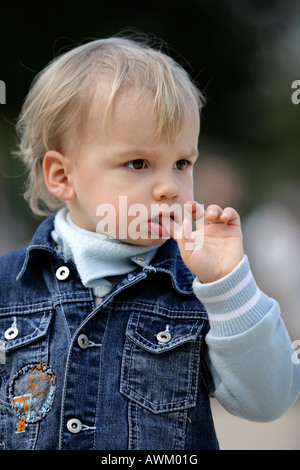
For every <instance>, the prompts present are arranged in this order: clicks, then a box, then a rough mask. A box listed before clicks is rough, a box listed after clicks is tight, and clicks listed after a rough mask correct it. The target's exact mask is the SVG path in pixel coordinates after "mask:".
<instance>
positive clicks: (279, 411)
mask: <svg viewBox="0 0 300 470" xmlns="http://www.w3.org/2000/svg"><path fill="white" fill-rule="evenodd" d="M193 288H194V292H195V294H196V295H197V297H198V298H199V300H200V301H201V302H202V303H203V304H204V305H205V308H206V310H207V313H208V316H209V322H210V331H209V333H208V335H207V337H206V342H207V345H208V356H209V357H208V359H207V362H208V365H209V367H210V370H211V373H212V377H213V381H214V391H213V393H214V396H215V397H216V398H217V399H218V401H219V402H220V403H221V404H222V405H223V406H224V408H226V409H227V410H228V411H229V412H230V413H232V414H234V415H237V416H240V417H243V418H245V419H248V420H252V421H260V422H267V421H272V420H275V419H277V418H279V417H280V416H281V415H283V414H284V413H285V412H286V411H287V410H288V409H289V408H290V407H291V406H292V404H293V403H294V401H295V400H296V399H297V397H298V395H299V393H300V363H299V362H300V361H299V360H298V358H297V355H296V351H295V349H294V348H293V344H292V342H291V340H290V338H289V335H288V332H287V330H286V327H285V325H284V322H283V320H282V318H281V316H280V307H279V305H278V303H277V302H276V301H275V300H273V299H271V298H269V297H268V296H267V295H265V294H264V293H263V292H262V291H261V290H260V289H259V288H258V286H257V284H256V282H255V280H254V277H253V275H252V273H251V270H250V266H249V261H248V258H247V256H246V255H245V256H244V258H243V259H242V261H241V263H240V264H239V265H238V266H237V267H236V269H235V270H234V271H233V272H232V273H230V274H229V275H228V276H226V277H224V278H223V279H220V280H219V281H217V282H214V283H210V284H201V283H200V282H199V280H198V279H195V281H194V284H193Z"/></svg>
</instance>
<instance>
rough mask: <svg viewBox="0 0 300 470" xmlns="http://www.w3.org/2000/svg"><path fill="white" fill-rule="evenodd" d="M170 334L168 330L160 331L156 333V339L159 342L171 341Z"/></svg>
mask: <svg viewBox="0 0 300 470" xmlns="http://www.w3.org/2000/svg"><path fill="white" fill-rule="evenodd" d="M171 338H172V336H171V335H170V333H169V332H168V331H160V332H159V333H157V335H156V339H157V341H158V342H159V343H168V342H169V341H171Z"/></svg>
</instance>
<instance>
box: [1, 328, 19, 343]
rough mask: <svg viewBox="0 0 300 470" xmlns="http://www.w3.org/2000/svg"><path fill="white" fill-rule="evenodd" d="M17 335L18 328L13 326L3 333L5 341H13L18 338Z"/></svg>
mask: <svg viewBox="0 0 300 470" xmlns="http://www.w3.org/2000/svg"><path fill="white" fill-rule="evenodd" d="M18 334H19V330H18V328H17V327H15V326H12V327H10V328H8V329H7V330H6V331H5V333H4V337H5V339H7V340H10V339H15V338H16V337H17V336H18Z"/></svg>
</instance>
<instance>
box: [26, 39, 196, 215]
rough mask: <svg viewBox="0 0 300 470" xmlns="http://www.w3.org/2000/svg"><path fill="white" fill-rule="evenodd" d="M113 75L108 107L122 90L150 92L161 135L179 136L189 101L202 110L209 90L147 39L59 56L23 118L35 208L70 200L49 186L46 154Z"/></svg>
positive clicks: (29, 196)
mask: <svg viewBox="0 0 300 470" xmlns="http://www.w3.org/2000/svg"><path fill="white" fill-rule="evenodd" d="M106 77H108V78H109V79H111V92H110V95H109V97H108V102H107V108H106V111H111V110H112V108H113V103H114V101H115V99H116V97H117V96H118V94H119V93H120V92H122V90H126V89H128V88H132V89H133V90H134V93H135V94H136V96H137V97H138V96H141V94H143V93H145V92H146V93H147V92H150V93H151V95H152V96H153V97H154V106H155V109H156V111H157V117H158V121H157V122H158V124H157V136H162V135H168V137H169V138H170V139H173V138H175V137H176V136H177V135H178V134H179V133H180V130H181V128H182V126H183V123H184V120H185V117H186V112H187V108H188V106H190V105H191V104H192V105H194V106H196V107H197V108H198V110H201V107H202V105H203V103H204V99H203V96H202V95H201V93H200V91H199V90H198V89H197V87H196V86H195V85H194V83H193V82H192V80H191V79H190V77H189V75H188V73H187V72H186V71H185V70H184V69H183V68H182V67H181V66H180V65H179V64H177V62H175V61H174V60H173V59H171V58H170V57H169V56H167V55H165V54H164V53H162V52H161V51H159V50H155V49H153V48H152V47H149V46H148V45H147V44H146V43H141V42H136V41H133V40H131V39H126V38H120V37H113V38H110V39H99V40H94V41H91V42H88V43H87V44H84V45H81V46H79V47H76V48H74V49H72V50H71V51H69V52H67V53H65V54H63V55H61V56H60V57H58V58H56V59H54V60H53V61H52V62H50V64H49V65H48V66H47V67H46V68H45V69H44V70H43V71H42V72H41V73H40V74H38V75H37V77H36V78H35V80H34V82H33V84H32V87H31V89H30V91H29V94H28V96H27V98H26V100H25V102H24V105H23V107H22V111H21V114H20V117H19V120H18V123H17V132H18V134H19V136H20V145H19V151H18V152H17V154H18V155H19V156H20V157H21V158H22V160H23V161H24V163H25V165H26V166H27V167H28V170H29V178H28V183H27V188H26V192H25V194H24V197H25V199H26V200H27V201H28V202H29V205H30V207H31V209H32V211H33V212H34V213H36V214H38V215H47V214H49V213H51V212H53V211H55V210H57V209H58V208H59V207H61V206H62V205H63V204H64V203H63V201H61V200H59V199H58V198H56V197H55V196H54V195H52V194H51V193H50V191H49V190H48V189H47V187H46V185H45V181H44V175H43V169H42V165H43V158H44V155H45V153H46V152H47V151H48V150H59V149H61V145H62V137H63V136H64V134H65V133H66V131H67V130H68V129H69V128H70V127H71V125H72V124H73V123H74V122H75V121H76V120H79V119H80V118H81V119H83V116H84V114H85V112H86V111H87V110H88V108H89V106H90V105H91V103H92V99H93V93H95V90H96V87H97V84H99V82H100V84H101V79H104V78H106Z"/></svg>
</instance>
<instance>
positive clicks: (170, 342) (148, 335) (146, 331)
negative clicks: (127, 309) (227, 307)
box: [126, 312, 207, 354]
mask: <svg viewBox="0 0 300 470" xmlns="http://www.w3.org/2000/svg"><path fill="white" fill-rule="evenodd" d="M206 324H207V321H206V320H203V319H202V318H201V319H196V318H174V317H172V318H166V317H163V316H159V315H153V314H151V313H147V314H146V313H144V312H139V313H137V312H136V313H133V314H132V315H131V318H130V320H129V322H128V325H127V330H126V336H127V337H128V338H130V339H131V341H133V342H134V343H135V344H136V345H138V346H140V347H141V348H143V349H145V350H146V351H149V352H151V353H155V354H160V353H163V352H166V351H168V350H170V349H173V348H175V347H178V346H180V345H181V344H184V343H187V342H191V341H196V339H197V338H199V336H200V335H201V332H202V330H203V329H204V328H205V326H206Z"/></svg>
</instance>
